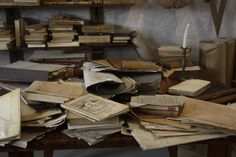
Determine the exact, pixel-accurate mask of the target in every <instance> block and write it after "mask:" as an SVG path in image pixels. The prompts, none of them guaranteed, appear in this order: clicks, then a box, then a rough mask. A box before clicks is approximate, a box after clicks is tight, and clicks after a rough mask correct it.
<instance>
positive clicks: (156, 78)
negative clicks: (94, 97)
mask: <svg viewBox="0 0 236 157" xmlns="http://www.w3.org/2000/svg"><path fill="white" fill-rule="evenodd" d="M111 63H112V64H111ZM83 73H84V81H85V86H86V89H87V90H88V91H89V92H91V93H94V94H98V95H103V96H106V97H112V96H114V95H116V94H122V93H157V92H158V91H159V86H160V82H161V78H162V74H161V72H160V71H159V69H158V67H157V66H156V64H155V63H153V62H145V61H138V60H133V61H124V60H123V61H109V60H99V61H94V62H85V63H84V65H83Z"/></svg>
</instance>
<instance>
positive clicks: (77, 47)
mask: <svg viewBox="0 0 236 157" xmlns="http://www.w3.org/2000/svg"><path fill="white" fill-rule="evenodd" d="M122 47H124V48H127V47H135V45H134V44H133V43H128V44H114V43H110V44H81V45H80V46H76V47H38V48H28V47H12V48H10V49H9V50H38V49H41V50H53V49H72V50H73V49H76V50H84V49H93V48H122Z"/></svg>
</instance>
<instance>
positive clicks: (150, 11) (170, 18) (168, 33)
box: [0, 0, 236, 64]
mask: <svg viewBox="0 0 236 157" xmlns="http://www.w3.org/2000/svg"><path fill="white" fill-rule="evenodd" d="M21 12H22V17H28V18H33V19H38V20H39V21H41V22H42V23H47V21H48V19H49V18H51V17H52V16H54V15H57V14H59V13H68V14H73V15H77V16H79V17H81V18H84V19H87V20H88V19H89V17H90V16H89V8H38V9H36V8H31V9H30V8H27V9H21ZM235 17H236V1H235V0H228V3H227V6H226V10H225V15H224V18H223V22H222V28H221V31H220V36H221V37H236V29H235V26H236V18H235ZM4 19H5V14H4V10H1V9H0V20H4ZM105 22H106V23H109V24H116V25H119V26H121V27H122V28H124V29H129V30H136V31H139V32H141V33H142V35H143V37H144V39H145V41H146V43H147V44H148V47H150V48H151V51H152V52H154V53H155V52H156V48H158V47H159V46H160V45H163V44H177V45H181V44H182V38H183V32H184V28H185V26H186V24H187V23H188V22H191V23H192V25H191V28H190V32H189V38H188V45H189V46H191V47H192V48H193V59H194V61H196V62H197V61H198V56H199V54H198V45H199V41H200V40H215V39H217V37H216V33H215V29H214V25H213V20H212V17H211V12H210V7H209V4H208V3H205V2H204V0H194V1H193V4H192V5H190V6H188V7H185V8H182V9H164V8H162V7H161V6H159V5H158V4H157V3H156V2H155V0H137V3H136V4H135V5H134V6H132V7H109V8H105ZM107 51H109V52H108V53H106V54H107V56H108V57H121V58H132V57H136V56H137V55H136V52H135V51H133V49H109V50H107ZM111 51H112V52H111ZM7 58H8V56H7V55H6V53H5V54H4V55H2V53H1V54H0V61H1V62H0V64H4V63H5V62H6V61H7ZM26 58H27V57H26Z"/></svg>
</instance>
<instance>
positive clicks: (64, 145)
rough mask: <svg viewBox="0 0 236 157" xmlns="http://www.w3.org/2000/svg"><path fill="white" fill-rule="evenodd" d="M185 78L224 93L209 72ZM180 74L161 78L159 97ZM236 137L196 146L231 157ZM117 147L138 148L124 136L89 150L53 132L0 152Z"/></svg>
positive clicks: (213, 156)
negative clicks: (196, 80) (206, 83)
mask: <svg viewBox="0 0 236 157" xmlns="http://www.w3.org/2000/svg"><path fill="white" fill-rule="evenodd" d="M187 74H188V76H191V77H194V78H200V79H206V80H209V81H212V85H211V88H210V89H209V90H208V91H206V92H205V93H204V94H206V93H209V92H210V93H212V92H216V91H219V90H222V89H227V88H226V87H225V86H223V85H222V84H220V83H218V82H217V81H215V80H214V77H212V76H213V75H209V72H206V71H205V72H191V73H187ZM178 76H179V74H178V73H176V74H174V75H173V76H172V77H171V78H164V80H163V81H162V83H161V90H160V93H162V94H163V93H166V92H167V90H168V87H169V86H171V85H174V84H177V83H178V82H179V81H176V80H175V77H178ZM235 141H236V138H235V137H229V138H221V139H214V140H207V141H202V142H198V143H202V144H208V157H230V156H231V145H232V142H235ZM119 147H125V148H129V147H139V145H138V143H137V142H136V141H135V139H134V138H133V137H130V136H125V135H121V134H118V133H117V134H115V135H112V136H111V137H109V138H107V139H106V140H104V141H103V142H101V143H99V144H96V145H94V146H89V145H88V144H87V143H86V142H84V141H82V140H77V139H72V138H70V137H68V136H66V135H64V134H63V133H61V131H60V130H56V131H53V132H50V133H47V134H46V135H45V137H44V138H43V139H41V140H36V141H33V142H30V143H29V145H28V148H27V149H22V148H18V147H14V146H6V147H0V151H2V152H8V154H9V157H22V156H25V157H32V156H33V151H36V150H43V151H44V156H45V157H52V156H53V150H61V149H89V148H119ZM177 150H178V146H174V147H169V153H170V156H171V157H177Z"/></svg>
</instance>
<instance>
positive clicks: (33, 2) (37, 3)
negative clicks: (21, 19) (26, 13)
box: [14, 0, 40, 6]
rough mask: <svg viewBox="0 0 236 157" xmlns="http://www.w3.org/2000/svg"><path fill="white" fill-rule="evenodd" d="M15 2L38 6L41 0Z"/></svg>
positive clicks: (16, 1)
mask: <svg viewBox="0 0 236 157" xmlns="http://www.w3.org/2000/svg"><path fill="white" fill-rule="evenodd" d="M14 2H15V4H17V5H23V6H37V5H40V0H14Z"/></svg>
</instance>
